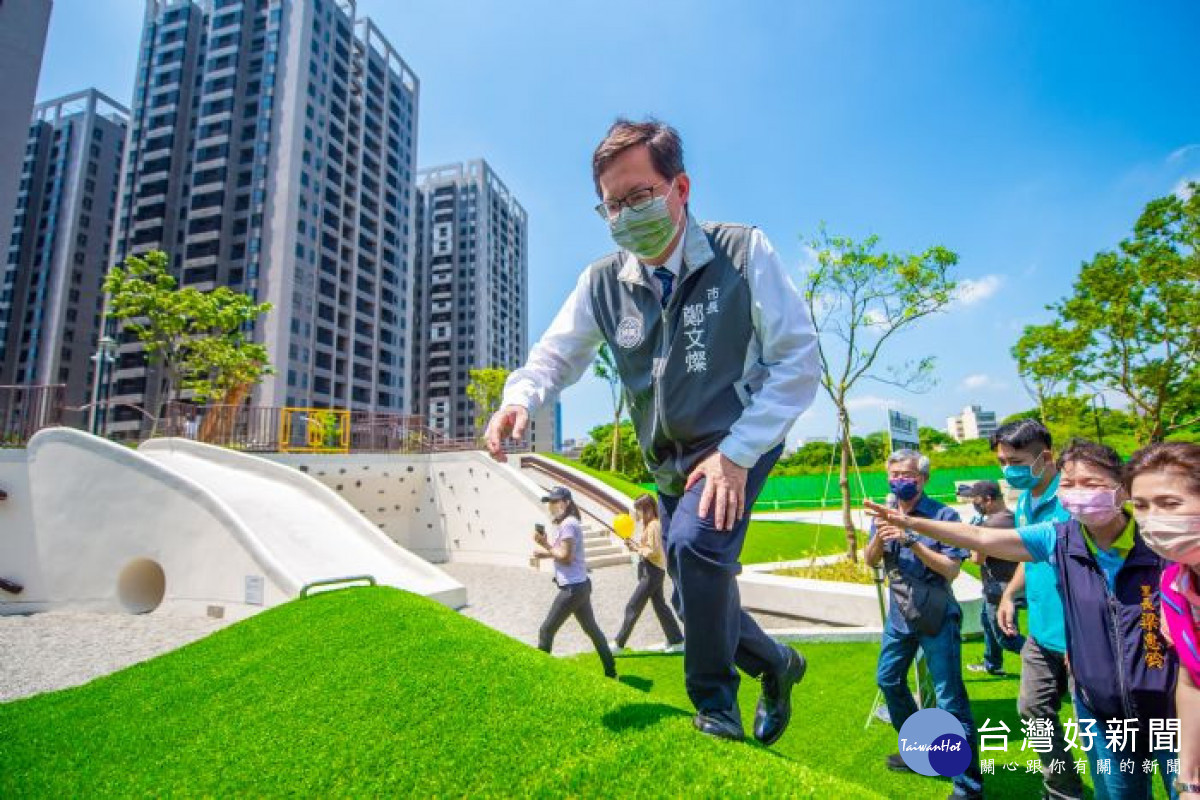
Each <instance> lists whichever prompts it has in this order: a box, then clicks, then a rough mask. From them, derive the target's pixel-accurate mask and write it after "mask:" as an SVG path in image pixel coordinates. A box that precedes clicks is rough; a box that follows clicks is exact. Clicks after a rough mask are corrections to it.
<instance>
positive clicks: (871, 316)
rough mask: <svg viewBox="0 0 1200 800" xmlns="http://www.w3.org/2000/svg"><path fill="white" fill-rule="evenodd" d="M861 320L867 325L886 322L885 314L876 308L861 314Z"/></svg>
mask: <svg viewBox="0 0 1200 800" xmlns="http://www.w3.org/2000/svg"><path fill="white" fill-rule="evenodd" d="M863 322H865V323H866V324H867V325H868V326H872V325H882V324H884V323H885V322H887V315H886V314H884V313H883V312H882V311H880V310H879V309H877V308H872V309H869V310H868V311H867V313H865V314H863Z"/></svg>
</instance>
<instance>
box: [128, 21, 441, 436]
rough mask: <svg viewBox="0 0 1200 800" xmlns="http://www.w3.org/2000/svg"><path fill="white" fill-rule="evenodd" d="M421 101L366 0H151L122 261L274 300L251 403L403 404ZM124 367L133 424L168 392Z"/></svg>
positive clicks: (140, 364)
mask: <svg viewBox="0 0 1200 800" xmlns="http://www.w3.org/2000/svg"><path fill="white" fill-rule="evenodd" d="M418 96H419V83H418V80H417V77H416V75H415V74H414V73H413V72H412V70H410V69H409V68H408V66H407V65H406V64H405V62H404V60H403V59H402V58H401V57H400V55H399V54H398V53H397V52H396V50H395V49H394V48H392V47H391V45H390V44H388V42H387V40H386V39H385V38H384V37H383V36H382V34H381V33H380V31H379V30H378V28H377V27H376V26H375V25H374V23H373V22H372V21H371V20H370V19H368V18H359V17H358V16H357V11H356V8H355V4H354V2H353V0H148V2H147V5H146V14H145V22H144V29H143V35H142V42H141V51H140V54H139V58H138V72H137V79H136V89H135V95H134V101H133V114H132V120H131V131H130V136H129V147H128V155H127V158H126V168H125V172H124V174H123V177H122V183H123V186H122V196H121V206H120V212H119V215H118V226H117V235H116V241H115V244H114V248H113V260H114V261H119V260H121V259H122V258H124V257H125V256H126V255H127V254H135V253H142V252H145V251H148V250H152V249H162V250H165V251H166V252H167V253H168V255H169V256H170V260H171V265H172V269H173V271H174V273H175V274H176V276H177V277H178V278H179V279H180V281H181V284H182V285H185V286H195V287H197V288H200V289H210V288H213V287H216V286H222V285H223V286H229V287H231V288H233V289H235V290H238V291H243V292H246V293H248V294H250V295H252V296H253V297H255V298H256V299H257V300H258V301H260V302H263V301H269V302H270V303H272V304H273V310H272V311H271V312H270V313H269V314H268V315H267V316H266V317H265V318H263V319H261V320H260V321H259V323H258V325H257V327H256V329H255V332H254V337H255V339H256V340H257V341H260V342H263V343H264V344H265V345H266V346H267V348H268V351H269V354H270V359H271V363H272V365H273V366H274V367H275V369H276V370H277V374H276V375H274V376H271V377H269V378H267V379H266V380H265V381H264V382H263V383H262V384H261V385H260V386H259V387H258V388H257V389H256V390H255V392H254V394H253V396H252V403H254V404H256V405H263V406H285V405H287V406H316V407H337V408H354V409H362V410H375V411H390V412H404V411H407V405H408V403H407V401H408V397H409V393H410V390H411V386H410V385H409V378H408V375H409V368H410V366H409V364H408V357H409V350H410V341H409V339H410V335H411V322H410V316H411V310H410V308H409V304H408V296H409V293H410V291H411V288H410V280H411V275H410V269H411V262H412V248H413V236H414V224H413V185H414V169H415V157H416V129H417V104H418ZM116 367H117V368H116V372H115V376H114V378H115V384H114V386H113V388H112V400H113V402H114V403H123V404H125V405H123V406H118V407H116V408H114V412H113V417H112V419H113V423H112V424H111V425H110V427H109V431H110V432H114V433H118V434H120V433H128V432H131V431H135V430H137V429H138V428H139V426H141V425H143V424H144V423H143V422H142V418H141V414H140V413H139V412H138V411H137V409H136V408H133V407H132V406H133V405H139V406H142V407H144V408H146V409H149V410H154V409H157V408H159V407H160V402H161V400H162V398H158V397H157V396H156V395H157V391H156V387H157V381H155V380H153V375H152V371H151V370H148V369H147V368H146V367H145V365H144V358H143V356H142V353H141V351H140V347H139V345H138V344H137V343H136V342H135V341H133V340H132V339H131V338H130V337H128V336H122V344H121V353H120V357H119V361H118V364H117V365H116Z"/></svg>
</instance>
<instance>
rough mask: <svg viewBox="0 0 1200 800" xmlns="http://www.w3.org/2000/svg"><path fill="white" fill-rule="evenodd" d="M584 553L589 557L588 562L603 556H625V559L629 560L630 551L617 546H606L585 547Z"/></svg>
mask: <svg viewBox="0 0 1200 800" xmlns="http://www.w3.org/2000/svg"><path fill="white" fill-rule="evenodd" d="M583 552H584V554H585V555H587V557H588V560H591V559H593V558H600V557H603V556H623V557H624V558H629V551H628V550H626V549H625V548H624V547H618V546H617V545H605V546H604V547H585V548H583Z"/></svg>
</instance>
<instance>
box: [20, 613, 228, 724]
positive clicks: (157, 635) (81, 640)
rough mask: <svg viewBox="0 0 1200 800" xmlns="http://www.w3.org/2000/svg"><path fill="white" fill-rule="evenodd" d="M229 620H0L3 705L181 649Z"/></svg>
mask: <svg viewBox="0 0 1200 800" xmlns="http://www.w3.org/2000/svg"><path fill="white" fill-rule="evenodd" d="M230 622H231V620H225V619H209V618H208V617H187V616H171V615H166V614H136V615H135V614H99V613H93V612H86V611H48V612H44V613H41V614H29V615H22V616H0V702H5V701H8V700H15V699H16V698H18V697H26V696H28V695H31V694H38V693H39V692H48V691H52V690H54V689H65V688H67V687H68V686H78V685H79V684H81V683H87V682H88V681H90V680H93V679H95V678H98V677H100V676H101V675H107V674H108V673H110V672H115V671H117V670H119V669H124V668H125V667H128V666H130V665H131V664H136V663H138V662H139V661H145V660H146V659H149V658H154V657H155V656H157V655H161V654H163V653H166V652H169V651H171V650H174V649H175V648H177V647H183V646H184V645H185V644H188V643H189V642H193V641H195V640H196V639H200V638H202V637H204V636H207V635H208V634H210V633H212V632H213V631H216V630H219V629H221V628H223V627H225V626H226V625H228V624H230Z"/></svg>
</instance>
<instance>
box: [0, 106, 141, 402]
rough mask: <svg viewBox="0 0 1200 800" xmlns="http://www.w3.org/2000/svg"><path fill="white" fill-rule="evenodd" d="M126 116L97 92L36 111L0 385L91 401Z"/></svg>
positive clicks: (4, 319)
mask: <svg viewBox="0 0 1200 800" xmlns="http://www.w3.org/2000/svg"><path fill="white" fill-rule="evenodd" d="M128 116H129V112H128V110H127V109H126V108H124V107H123V106H121V105H120V104H119V103H117V102H116V101H114V100H112V99H111V98H109V97H105V96H104V95H103V94H101V93H100V92H98V91H96V90H95V89H89V90H87V91H84V92H79V93H78V94H72V95H68V96H66V97H62V98H59V99H57V100H51V101H48V102H44V103H39V104H38V105H37V106H35V108H34V113H33V121H32V123H30V124H29V125H28V127H27V133H28V136H27V139H26V143H25V147H24V148H23V149H22V152H23V153H24V160H23V161H22V162H21V175H20V181H19V183H18V192H17V196H16V203H15V208H16V212H15V214H13V215H12V216H11V218H10V220H9V221H10V222H11V223H12V238H11V244H10V246H9V247H8V251H7V258H6V259H5V263H4V265H3V267H0V276H2V281H0V384H26V385H28V384H52V383H53V384H65V385H66V393H65V397H64V401H65V403H66V405H67V406H69V407H76V408H78V407H80V406H82V405H84V403H86V402H87V400H88V399H89V393H90V391H91V381H92V367H93V364H94V361H93V359H92V356H93V354H94V353H95V352H96V344H97V340H98V337H99V333H98V332H99V327H100V305H101V288H100V285H101V283H102V282H103V280H104V274H105V272H106V271H107V269H108V256H109V249H110V247H111V245H112V235H113V216H114V214H115V211H116V202H117V186H118V181H119V178H120V174H121V156H122V153H123V152H124V149H125V133H126V127H127V124H128Z"/></svg>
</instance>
